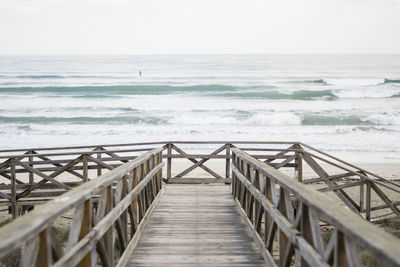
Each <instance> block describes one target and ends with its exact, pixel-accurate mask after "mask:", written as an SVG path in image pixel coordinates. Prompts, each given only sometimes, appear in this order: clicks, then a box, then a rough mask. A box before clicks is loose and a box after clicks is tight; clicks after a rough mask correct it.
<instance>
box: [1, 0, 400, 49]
mask: <svg viewBox="0 0 400 267" xmlns="http://www.w3.org/2000/svg"><path fill="white" fill-rule="evenodd" d="M143 53H146V54H148V53H150V54H153V53H400V0H109V1H106V0H0V54H143Z"/></svg>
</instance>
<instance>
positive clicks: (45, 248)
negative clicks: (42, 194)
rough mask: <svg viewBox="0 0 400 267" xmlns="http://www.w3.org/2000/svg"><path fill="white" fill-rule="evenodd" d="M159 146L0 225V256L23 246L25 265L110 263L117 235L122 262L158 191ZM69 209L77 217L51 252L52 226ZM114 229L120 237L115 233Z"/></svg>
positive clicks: (54, 240) (111, 262) (152, 205)
mask: <svg viewBox="0 0 400 267" xmlns="http://www.w3.org/2000/svg"><path fill="white" fill-rule="evenodd" d="M162 150H163V148H158V149H154V150H151V151H149V152H146V153H144V154H142V155H141V156H139V157H137V158H136V159H134V160H133V161H131V162H128V163H125V164H123V165H121V166H119V167H117V168H115V169H113V170H112V171H110V172H108V173H106V174H104V175H102V176H100V177H98V178H96V179H94V180H91V181H89V182H86V183H84V184H82V185H80V186H78V187H75V188H74V189H72V190H70V191H69V192H67V193H65V194H63V195H61V196H59V197H57V198H56V199H54V200H52V201H49V202H47V203H45V204H43V205H41V206H38V207H37V208H35V209H34V210H33V211H32V212H29V213H28V214H26V215H25V216H22V217H20V218H18V219H16V220H15V221H13V222H12V223H10V224H8V225H6V226H4V227H2V228H1V229H0V240H1V242H0V257H3V256H4V255H5V254H7V253H8V252H10V251H12V250H14V249H17V248H20V247H23V248H24V250H23V253H22V265H23V266H25V265H35V263H36V265H40V266H49V265H55V266H74V265H76V264H78V263H80V264H82V265H84V266H91V265H90V264H91V261H93V260H95V259H96V258H97V257H98V258H99V259H100V260H101V262H102V264H103V265H114V264H113V261H114V259H115V258H116V256H115V254H114V242H116V240H118V242H120V247H121V250H122V251H121V257H120V260H124V261H126V259H127V257H129V255H130V253H131V251H127V250H128V249H131V247H132V243H134V242H137V239H138V236H139V235H140V231H138V230H140V229H142V227H140V224H141V223H142V222H145V218H146V216H148V213H149V212H150V211H151V209H152V207H154V205H155V201H156V200H157V199H158V196H159V193H160V192H162V186H161V170H162V167H163V165H164V163H162ZM115 184H116V187H114V185H115ZM99 195H100V198H99V199H98V200H97V203H98V204H97V205H94V204H93V202H92V198H93V197H94V196H99ZM71 209H75V216H74V218H73V222H72V224H71V228H70V230H69V237H68V241H67V246H66V249H65V251H64V252H63V253H61V254H60V253H55V251H56V247H59V246H56V245H57V242H58V241H57V240H56V239H54V238H53V237H52V233H51V225H52V223H53V222H54V221H55V220H56V219H57V218H59V217H60V216H61V215H62V214H64V213H65V212H67V211H68V210H71ZM113 228H115V229H116V232H117V233H118V239H115V237H114V235H113V232H114V230H113ZM10 233H12V235H11V234H10ZM93 248H96V250H94V249H93ZM96 251H97V253H96ZM94 263H95V262H94Z"/></svg>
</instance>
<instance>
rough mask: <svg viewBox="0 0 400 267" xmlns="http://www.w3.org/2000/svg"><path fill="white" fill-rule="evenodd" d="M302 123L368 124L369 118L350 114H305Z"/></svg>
mask: <svg viewBox="0 0 400 267" xmlns="http://www.w3.org/2000/svg"><path fill="white" fill-rule="evenodd" d="M301 124H302V125H324V126H326V125H368V124H370V122H369V121H368V120H363V119H362V118H360V117H358V116H355V115H350V116H334V115H311V114H309V115H304V116H303V119H302V120H301Z"/></svg>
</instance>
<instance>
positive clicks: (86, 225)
mask: <svg viewBox="0 0 400 267" xmlns="http://www.w3.org/2000/svg"><path fill="white" fill-rule="evenodd" d="M91 228H92V202H91V200H90V199H88V200H86V201H85V203H83V218H82V224H81V230H80V233H79V239H80V240H81V239H83V238H84V237H85V236H86V235H87V234H88V233H89V232H90V230H91ZM79 266H80V267H86V266H87V267H90V266H91V255H90V253H88V254H86V255H85V256H84V257H83V259H82V260H81V262H80V263H79Z"/></svg>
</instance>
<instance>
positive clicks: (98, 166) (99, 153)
mask: <svg viewBox="0 0 400 267" xmlns="http://www.w3.org/2000/svg"><path fill="white" fill-rule="evenodd" d="M96 150H102V148H101V147H97V148H96ZM97 159H98V160H101V152H98V153H97ZM101 171H102V168H101V166H100V164H97V176H101Z"/></svg>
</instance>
